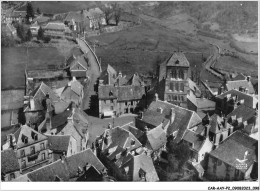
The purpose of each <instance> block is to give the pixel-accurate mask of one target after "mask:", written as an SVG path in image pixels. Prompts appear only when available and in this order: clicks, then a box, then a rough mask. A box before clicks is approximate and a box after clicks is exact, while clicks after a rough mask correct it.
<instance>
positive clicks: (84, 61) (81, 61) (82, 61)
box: [67, 54, 89, 70]
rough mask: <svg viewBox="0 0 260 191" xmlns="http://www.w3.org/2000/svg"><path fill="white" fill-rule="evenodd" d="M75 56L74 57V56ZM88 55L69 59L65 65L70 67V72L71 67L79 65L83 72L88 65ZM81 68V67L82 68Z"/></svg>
mask: <svg viewBox="0 0 260 191" xmlns="http://www.w3.org/2000/svg"><path fill="white" fill-rule="evenodd" d="M74 56H75V55H74ZM87 56H88V55H87V54H82V55H80V56H77V57H73V56H72V57H70V58H69V59H68V60H67V65H69V66H70V69H71V70H72V69H73V67H74V66H75V65H76V64H79V65H81V68H82V69H84V70H87V69H88V68H89V63H88V57H87ZM82 66H83V67H82Z"/></svg>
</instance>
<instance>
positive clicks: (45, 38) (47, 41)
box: [43, 36, 51, 43]
mask: <svg viewBox="0 0 260 191" xmlns="http://www.w3.org/2000/svg"><path fill="white" fill-rule="evenodd" d="M43 41H44V43H49V42H50V41H51V37H49V36H45V37H44V38H43Z"/></svg>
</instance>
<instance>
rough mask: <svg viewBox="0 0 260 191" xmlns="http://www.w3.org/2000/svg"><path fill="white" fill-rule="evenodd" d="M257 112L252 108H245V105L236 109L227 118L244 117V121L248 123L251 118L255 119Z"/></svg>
mask: <svg viewBox="0 0 260 191" xmlns="http://www.w3.org/2000/svg"><path fill="white" fill-rule="evenodd" d="M255 113H256V110H255V109H253V108H250V107H247V106H245V105H244V104H242V105H239V106H238V107H237V108H236V109H234V110H233V111H232V112H231V113H229V114H228V115H227V118H228V119H229V118H231V116H234V115H235V116H236V118H240V117H242V120H243V121H247V120H249V119H250V118H252V117H254V115H255Z"/></svg>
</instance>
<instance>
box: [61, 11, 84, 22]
mask: <svg viewBox="0 0 260 191" xmlns="http://www.w3.org/2000/svg"><path fill="white" fill-rule="evenodd" d="M72 19H73V20H74V21H75V22H82V21H84V15H83V14H81V13H79V12H69V13H68V14H67V16H66V18H65V19H64V21H68V22H69V21H71V20H72Z"/></svg>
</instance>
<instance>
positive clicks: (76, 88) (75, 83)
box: [71, 80, 83, 96]
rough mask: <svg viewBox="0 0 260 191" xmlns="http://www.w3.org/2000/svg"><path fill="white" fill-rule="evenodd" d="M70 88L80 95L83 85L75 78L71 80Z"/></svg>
mask: <svg viewBox="0 0 260 191" xmlns="http://www.w3.org/2000/svg"><path fill="white" fill-rule="evenodd" d="M71 90H72V91H74V92H75V93H76V94H77V95H79V96H80V95H81V93H82V91H83V86H82V85H81V83H80V82H79V81H77V80H72V82H71Z"/></svg>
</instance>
